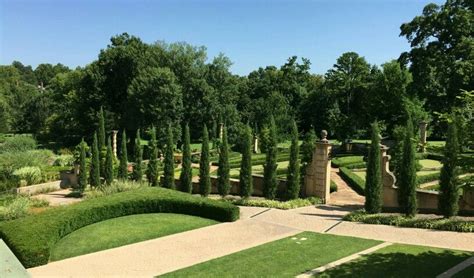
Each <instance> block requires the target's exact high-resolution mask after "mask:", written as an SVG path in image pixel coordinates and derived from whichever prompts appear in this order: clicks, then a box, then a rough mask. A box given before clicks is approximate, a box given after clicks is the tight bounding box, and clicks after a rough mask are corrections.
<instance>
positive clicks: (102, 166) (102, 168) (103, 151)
mask: <svg viewBox="0 0 474 278" xmlns="http://www.w3.org/2000/svg"><path fill="white" fill-rule="evenodd" d="M105 133H106V132H105V116H104V110H103V109H102V106H101V107H100V114H99V135H98V136H99V138H98V139H99V160H100V176H101V177H104V178H105V156H106V152H107V150H106V149H107V146H106V145H105Z"/></svg>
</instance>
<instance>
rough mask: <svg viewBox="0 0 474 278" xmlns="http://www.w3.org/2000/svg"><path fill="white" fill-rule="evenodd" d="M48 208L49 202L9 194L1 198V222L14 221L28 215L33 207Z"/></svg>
mask: <svg viewBox="0 0 474 278" xmlns="http://www.w3.org/2000/svg"><path fill="white" fill-rule="evenodd" d="M45 206H48V201H46V200H40V199H33V198H29V197H26V196H21V195H13V194H7V195H3V196H1V197H0V221H4V220H13V219H17V218H20V217H23V216H26V215H28V210H29V208H31V207H45Z"/></svg>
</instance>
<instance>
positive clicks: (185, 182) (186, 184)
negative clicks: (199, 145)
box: [179, 124, 193, 193]
mask: <svg viewBox="0 0 474 278" xmlns="http://www.w3.org/2000/svg"><path fill="white" fill-rule="evenodd" d="M192 171H193V169H192V168H191V139H190V135H189V125H188V124H186V126H185V127H184V139H183V164H182V167H181V174H180V176H179V181H180V183H181V190H182V191H184V192H188V193H192V191H193V183H192V178H193V177H192V175H193V172H192Z"/></svg>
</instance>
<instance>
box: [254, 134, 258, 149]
mask: <svg viewBox="0 0 474 278" xmlns="http://www.w3.org/2000/svg"><path fill="white" fill-rule="evenodd" d="M253 153H258V137H257V135H255V136H254V137H253Z"/></svg>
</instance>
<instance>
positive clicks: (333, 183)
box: [329, 180, 337, 193]
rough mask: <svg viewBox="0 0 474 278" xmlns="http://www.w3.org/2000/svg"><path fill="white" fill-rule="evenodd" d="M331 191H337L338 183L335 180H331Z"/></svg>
mask: <svg viewBox="0 0 474 278" xmlns="http://www.w3.org/2000/svg"><path fill="white" fill-rule="evenodd" d="M329 192H330V193H333V192H337V184H336V183H335V182H334V181H333V180H331V184H330V186H329Z"/></svg>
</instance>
